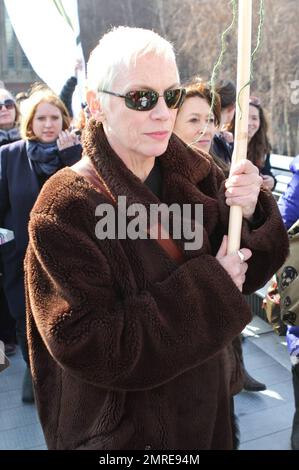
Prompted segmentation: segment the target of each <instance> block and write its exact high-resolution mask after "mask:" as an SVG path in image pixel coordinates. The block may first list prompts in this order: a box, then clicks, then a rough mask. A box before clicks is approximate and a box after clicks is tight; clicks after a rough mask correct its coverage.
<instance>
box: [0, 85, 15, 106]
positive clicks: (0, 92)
mask: <svg viewBox="0 0 299 470" xmlns="http://www.w3.org/2000/svg"><path fill="white" fill-rule="evenodd" d="M0 96H7V98H8V99H10V100H13V102H14V103H15V102H16V100H15V98H14V97H13V95H12V94H11V93H10V91H8V90H6V88H0Z"/></svg>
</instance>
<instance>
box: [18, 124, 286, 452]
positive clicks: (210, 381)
mask: <svg viewBox="0 0 299 470" xmlns="http://www.w3.org/2000/svg"><path fill="white" fill-rule="evenodd" d="M85 154H87V155H88V156H89V157H90V158H91V160H92V162H93V164H94V165H95V168H96V170H97V171H99V172H100V173H101V175H102V176H103V178H104V180H105V181H106V183H107V184H108V186H109V188H110V190H111V192H112V193H113V195H114V196H115V197H117V196H119V195H126V196H127V201H128V204H131V203H133V202H141V203H143V204H145V205H147V204H149V203H151V202H154V203H156V202H157V198H156V197H155V196H154V194H153V193H152V192H151V191H150V190H149V189H148V188H147V187H146V186H145V185H144V184H142V183H141V182H140V180H139V179H138V178H137V177H135V176H134V175H133V174H132V173H131V172H130V171H129V170H128V169H127V167H126V166H125V165H124V164H123V162H122V161H121V160H120V159H119V158H118V157H117V156H116V155H115V154H114V152H113V151H112V150H111V148H110V146H109V144H108V142H107V140H106V138H105V136H104V133H103V130H102V128H101V126H100V125H98V124H96V123H95V122H93V121H91V123H90V125H89V128H88V130H87V131H86V139H85ZM160 158H161V164H162V172H163V195H162V201H163V202H165V203H167V204H171V203H172V202H178V203H179V204H182V203H187V202H189V203H190V202H193V203H202V204H204V244H203V247H202V248H201V249H200V250H198V251H194V252H190V251H189V252H185V253H184V256H185V262H184V263H183V264H182V265H180V266H178V265H177V264H176V263H175V262H174V261H173V260H172V259H170V258H169V257H168V256H167V254H166V253H165V252H164V251H163V250H162V248H161V247H160V246H159V245H158V243H157V242H156V241H155V240H135V241H132V240H104V241H100V240H98V239H97V238H96V236H95V225H96V222H97V220H98V219H97V218H96V217H95V208H96V206H98V204H100V203H101V202H107V200H106V198H105V197H104V196H103V195H102V194H100V193H99V192H97V191H96V190H95V189H94V188H93V187H92V186H91V185H90V184H89V183H88V182H87V181H86V180H85V179H84V178H83V177H81V176H79V175H77V174H76V173H75V172H74V171H73V170H72V169H70V168H66V169H63V170H61V171H60V172H58V173H57V174H56V175H55V176H53V177H52V178H51V179H50V181H49V182H48V183H47V184H46V185H45V186H44V188H43V190H42V192H41V194H40V196H39V199H38V201H37V202H36V204H35V207H34V209H33V211H32V214H31V221H30V243H29V247H28V251H27V256H26V262H25V263H26V292H27V318H28V320H27V322H28V338H29V347H30V359H31V366H32V371H33V378H34V385H35V392H36V402H37V406H38V411H39V415H40V419H41V423H42V426H43V430H44V433H45V436H46V440H47V444H48V446H49V448H50V449H97V450H104V449H145V448H147V449H230V448H231V447H232V432H231V419H230V397H231V393H232V391H233V387H234V385H235V383H234V382H235V378H234V374H235V372H236V370H235V363H234V357H233V354H232V350H231V348H230V346H229V345H230V343H231V341H232V339H233V338H234V337H236V336H237V335H238V334H239V333H240V332H241V330H242V329H243V328H244V327H245V325H246V324H247V323H248V322H249V321H250V319H251V314H250V311H249V308H248V306H247V303H246V302H245V300H244V297H243V295H242V294H241V293H240V292H239V291H238V289H237V288H236V287H235V285H234V284H233V282H232V280H231V278H230V277H229V275H228V274H227V273H226V271H225V270H224V269H223V268H222V266H221V265H220V264H219V263H218V261H217V260H216V259H215V257H214V255H215V253H216V252H217V250H218V248H219V244H220V241H221V238H222V235H223V233H225V232H226V228H227V217H228V208H227V206H226V205H225V201H224V195H223V181H222V180H223V176H222V175H221V173H220V172H219V171H218V170H217V168H216V166H215V165H214V164H213V163H212V162H211V161H210V160H209V159H208V158H207V157H205V156H203V155H201V156H198V155H195V154H194V153H193V152H192V151H191V150H187V149H186V148H185V146H184V145H183V144H182V142H181V141H180V140H179V139H177V138H176V137H174V136H173V137H172V138H171V141H170V143H169V146H168V150H167V152H166V153H165V154H164V155H163V156H161V157H160ZM258 211H259V217H261V216H262V222H261V226H260V227H259V228H257V229H255V230H251V229H250V227H249V225H248V224H247V222H244V224H243V233H242V246H243V247H244V246H246V247H248V248H250V249H252V250H253V251H254V255H253V257H252V259H251V260H250V262H249V269H248V273H247V281H246V285H245V286H244V292H245V293H249V292H252V291H254V290H256V289H257V288H258V287H260V286H262V285H263V284H264V283H265V282H266V281H267V279H269V278H270V276H271V275H272V274H273V273H274V272H275V271H276V270H277V268H278V267H279V266H280V265H281V264H282V262H283V260H284V258H285V256H286V253H287V237H286V232H285V229H284V226H283V224H282V221H281V218H280V215H279V212H278V209H277V206H276V203H275V201H274V199H273V198H272V196H271V195H270V194H268V193H262V194H261V195H260V199H259V207H258Z"/></svg>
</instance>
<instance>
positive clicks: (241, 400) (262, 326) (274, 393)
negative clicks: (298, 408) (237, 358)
mask: <svg viewBox="0 0 299 470" xmlns="http://www.w3.org/2000/svg"><path fill="white" fill-rule="evenodd" d="M245 335H246V336H247V338H246V340H245V342H244V343H243V349H244V356H245V362H246V367H247V369H248V371H249V372H250V374H251V375H252V376H254V378H256V379H258V380H261V381H262V382H265V383H266V384H267V390H266V391H264V392H259V393H248V392H242V393H240V394H239V395H238V396H237V397H236V413H237V415H238V418H239V425H240V430H241V445H240V449H241V450H257V449H265V450H267V449H270V450H274V449H277V450H283V449H284V450H286V449H290V443H289V441H290V433H291V423H292V417H293V412H294V402H293V391H292V383H291V373H290V364H289V358H288V353H287V349H286V344H285V338H284V337H278V336H276V335H275V333H273V332H272V330H271V329H270V327H269V326H268V325H267V324H266V323H265V322H264V321H263V320H261V319H260V318H258V317H255V318H254V320H253V322H252V323H251V324H250V325H249V326H248V327H247V328H246V330H245ZM23 372H24V365H23V361H22V358H21V355H20V352H18V354H17V355H16V356H13V357H12V358H11V366H10V367H9V368H8V369H7V370H5V371H4V372H2V373H1V374H0V450H10V449H15V450H16V449H18V450H21V449H46V446H45V442H44V438H43V434H42V431H41V427H40V425H39V422H38V417H37V414H36V410H35V406H34V405H24V404H22V402H21V399H20V397H21V383H22V377H23Z"/></svg>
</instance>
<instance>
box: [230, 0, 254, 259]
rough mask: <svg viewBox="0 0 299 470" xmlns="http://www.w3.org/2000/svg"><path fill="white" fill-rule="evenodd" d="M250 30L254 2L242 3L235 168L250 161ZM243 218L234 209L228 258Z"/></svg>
mask: <svg viewBox="0 0 299 470" xmlns="http://www.w3.org/2000/svg"><path fill="white" fill-rule="evenodd" d="M251 28H252V0H239V14H238V64H237V104H236V126H235V141H234V152H233V156H232V165H231V167H232V168H233V166H234V165H235V164H236V163H237V162H238V161H239V160H241V159H244V158H246V157H247V143H248V113H249V95H250V86H249V84H248V85H247V86H246V87H245V88H243V87H244V85H246V83H248V82H249V81H250V64H251ZM240 92H241V93H240ZM238 103H239V104H238ZM240 108H241V109H240ZM242 218H243V217H242V209H241V207H240V206H232V207H231V209H230V214H229V227H228V250H227V252H228V254H231V253H235V252H236V251H237V250H238V249H239V248H240V240H241V229H242Z"/></svg>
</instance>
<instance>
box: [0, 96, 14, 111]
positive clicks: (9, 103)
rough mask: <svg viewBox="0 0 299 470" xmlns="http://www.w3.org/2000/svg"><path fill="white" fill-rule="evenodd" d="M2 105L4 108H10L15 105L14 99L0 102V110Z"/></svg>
mask: <svg viewBox="0 0 299 470" xmlns="http://www.w3.org/2000/svg"><path fill="white" fill-rule="evenodd" d="M3 106H5V108H6V109H12V108H14V107H15V102H14V100H11V99H7V100H4V101H2V102H0V111H1V109H2V108H3Z"/></svg>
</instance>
